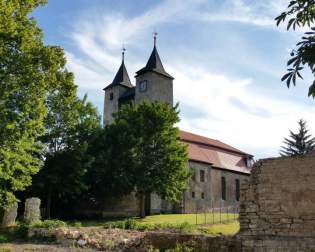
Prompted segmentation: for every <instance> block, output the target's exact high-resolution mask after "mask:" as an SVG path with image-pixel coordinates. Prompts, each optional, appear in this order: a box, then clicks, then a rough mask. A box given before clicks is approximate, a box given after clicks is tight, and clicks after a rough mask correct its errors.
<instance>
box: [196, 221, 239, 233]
mask: <svg viewBox="0 0 315 252" xmlns="http://www.w3.org/2000/svg"><path fill="white" fill-rule="evenodd" d="M239 230H240V224H239V222H238V221H232V222H228V223H224V224H214V225H211V226H209V227H205V228H204V229H202V231H203V232H204V233H206V234H209V235H234V234H236V233H238V231H239Z"/></svg>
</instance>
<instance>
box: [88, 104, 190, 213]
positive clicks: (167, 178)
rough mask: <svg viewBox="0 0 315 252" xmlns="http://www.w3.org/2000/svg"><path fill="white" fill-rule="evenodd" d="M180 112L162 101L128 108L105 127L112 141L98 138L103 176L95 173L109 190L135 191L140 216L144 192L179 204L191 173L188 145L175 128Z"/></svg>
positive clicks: (99, 166) (98, 167) (101, 183)
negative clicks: (101, 143)
mask: <svg viewBox="0 0 315 252" xmlns="http://www.w3.org/2000/svg"><path fill="white" fill-rule="evenodd" d="M178 113H179V111H178V107H177V106H176V107H174V108H172V107H170V106H169V105H168V104H166V103H159V102H154V103H148V102H144V103H141V104H138V105H135V106H131V105H130V106H124V107H122V109H121V110H120V111H119V112H118V113H116V114H115V115H114V123H113V124H111V125H110V126H107V127H106V128H105V133H104V134H105V135H106V136H107V138H106V137H105V138H106V139H107V140H108V141H106V142H105V141H100V142H103V144H104V147H99V150H101V153H100V155H99V156H98V157H97V158H96V162H97V166H96V167H95V168H96V169H97V171H99V174H98V176H93V177H94V178H95V177H97V181H96V184H98V188H100V190H102V189H101V188H102V187H103V188H105V186H104V185H106V187H107V189H105V190H107V192H108V193H110V192H112V193H116V192H119V193H121V194H126V193H130V192H131V191H134V190H135V191H136V194H137V197H138V198H139V202H140V216H141V217H144V216H145V197H146V195H149V194H151V193H156V194H158V195H159V196H161V197H162V198H164V199H167V200H169V201H174V202H176V201H178V200H179V199H180V198H181V195H182V192H183V190H184V189H185V188H186V185H187V182H188V179H189V177H190V172H189V170H188V168H187V162H188V158H187V151H186V146H185V145H183V144H182V143H181V141H180V139H179V135H178V133H179V130H178V128H177V127H175V126H174V125H175V124H176V123H177V122H178V121H179V116H178ZM104 178H105V179H104ZM104 181H106V183H104ZM107 182H108V183H107ZM103 191H104V189H103Z"/></svg>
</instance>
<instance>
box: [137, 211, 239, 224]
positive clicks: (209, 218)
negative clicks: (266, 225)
mask: <svg viewBox="0 0 315 252" xmlns="http://www.w3.org/2000/svg"><path fill="white" fill-rule="evenodd" d="M237 218H238V215H237V214H226V213H224V214H223V213H222V214H221V215H220V214H219V213H214V214H210V213H209V214H160V215H151V216H147V217H145V218H144V219H138V221H139V222H142V223H148V224H162V223H163V224H164V223H169V224H179V223H183V222H188V223H189V224H193V225H196V224H198V225H200V224H213V223H220V222H225V221H231V220H235V219H237ZM220 220H221V221H220Z"/></svg>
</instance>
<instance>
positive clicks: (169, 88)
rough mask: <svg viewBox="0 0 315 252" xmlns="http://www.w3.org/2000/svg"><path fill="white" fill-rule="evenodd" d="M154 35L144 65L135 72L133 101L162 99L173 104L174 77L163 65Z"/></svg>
mask: <svg viewBox="0 0 315 252" xmlns="http://www.w3.org/2000/svg"><path fill="white" fill-rule="evenodd" d="M156 35H157V33H154V47H153V51H152V53H151V55H150V58H149V60H148V62H147V64H146V66H145V67H144V68H142V69H140V70H139V71H137V72H136V76H135V77H136V88H135V102H136V103H139V102H141V101H144V100H148V101H162V102H167V103H169V104H170V105H171V106H173V79H174V78H173V77H172V76H171V75H169V74H168V73H167V72H166V71H165V69H164V67H163V64H162V61H161V59H160V56H159V54H158V51H157V48H156Z"/></svg>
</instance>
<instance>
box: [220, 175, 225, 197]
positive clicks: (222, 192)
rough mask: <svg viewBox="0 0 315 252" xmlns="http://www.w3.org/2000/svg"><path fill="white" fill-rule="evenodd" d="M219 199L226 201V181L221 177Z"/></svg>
mask: <svg viewBox="0 0 315 252" xmlns="http://www.w3.org/2000/svg"><path fill="white" fill-rule="evenodd" d="M221 198H222V199H223V200H226V181H225V177H221Z"/></svg>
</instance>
